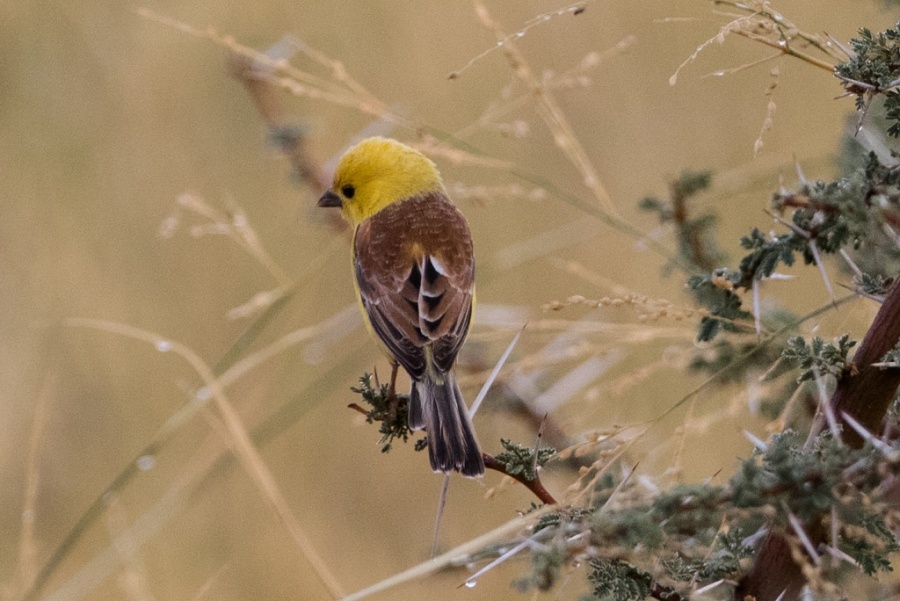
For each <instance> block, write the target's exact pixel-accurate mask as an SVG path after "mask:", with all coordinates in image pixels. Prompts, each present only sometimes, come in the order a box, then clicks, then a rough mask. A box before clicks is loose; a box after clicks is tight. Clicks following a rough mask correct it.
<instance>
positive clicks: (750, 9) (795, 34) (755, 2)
mask: <svg viewBox="0 0 900 601" xmlns="http://www.w3.org/2000/svg"><path fill="white" fill-rule="evenodd" d="M715 2H716V4H723V5H727V6H731V7H733V8H735V9H737V10H739V11H740V14H737V15H734V14H727V15H726V16H727V17H730V18H733V20H732V21H729V22H728V23H726V24H725V25H723V26H722V27H721V28H720V29H719V31H718V33H716V35H715V36H713V37H711V38H710V39H708V40H706V41H705V42H703V43H702V44H700V45H699V46H697V48H696V49H695V50H694V52H693V53H692V54H691V55H690V56H689V57H688V58H687V59H685V60H684V62H682V63H681V64H680V65H679V66H678V68H677V69H676V70H675V73H673V74H672V76H671V77H670V78H669V84H670V85H675V84H676V83H677V82H678V76H679V74H680V73H681V71H682V69H684V68H685V67H687V66H688V65H689V64H691V63H693V62H694V61H695V60H696V59H697V57H698V56H699V55H700V53H701V52H703V51H704V50H706V49H707V48H709V47H710V46H711V45H712V44H714V43H715V44H724V43H725V39H726V38H727V37H728V36H730V35H739V36H742V37H744V38H747V39H749V40H752V41H754V42H757V43H759V44H763V45H765V46H769V47H771V48H774V49H776V50H777V51H778V55H779V56H791V57H794V58H797V59H800V60H802V61H804V62H806V63H808V64H810V65H813V66H815V67H818V68H820V69H824V70H826V71H828V72H829V73H834V63H838V62H843V61H844V60H846V59H845V58H844V57H842V56H841V49H840V48H837V47H836V46H835V45H834V44H833V43H832V42H831V41H830V40H829V39H828V38H827V37H823V36H817V35H814V34H810V33H807V32H804V31H802V30H801V29H799V28H798V27H797V26H795V25H794V24H793V23H791V22H790V21H789V20H788V19H786V18H785V17H784V15H782V14H780V13H778V12H776V11H775V10H773V9H772V8H771V3H770V2H769V1H768V0H750V1H748V2H729V1H726V0H715ZM797 45H802V46H805V47H812V48H815V49H816V50H818V51H820V52H822V53H824V54H825V55H826V56H828V57H829V58H831V59H832V60H833V61H834V63H831V62H828V61H826V60H822V59H820V58H816V57H815V56H812V55H810V54H807V53H806V52H804V51H802V50H798V49H797V47H796V46H797ZM771 58H772V57H766V58H764V59H762V61H758V62H763V61H766V60H771ZM752 64H758V63H751V65H752ZM741 68H744V67H738V68H737V69H735V70H740V69H741ZM735 70H731V71H716V72H715V73H714V75H725V74H727V73H729V72H733V71H735Z"/></svg>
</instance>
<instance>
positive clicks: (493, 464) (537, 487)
mask: <svg viewBox="0 0 900 601" xmlns="http://www.w3.org/2000/svg"><path fill="white" fill-rule="evenodd" d="M481 456H482V458H483V459H484V467H485V468H486V469H489V470H494V471H497V472H500V473H501V474H505V475H507V476H509V477H510V478H512V479H513V480H515V481H516V482H519V483H520V484H522V486H524V487H525V488H527V489H528V490H530V491H531V492H533V493H534V496H536V497H537V498H538V499H540V500H541V503H543V504H544V505H556V499H554V498H553V495H551V494H550V492H549V491H548V490H547V489H546V488H544V485H543V484H541V478H540V476H535V478H534V480H529V479H528V478H526V477H525V476H524V475H523V474H510V473H509V472H507V471H506V465H505V464H503V463H501V462H500V461H497V459H496V458H495V457H494V456H493V455H488V454H487V453H482V454H481Z"/></svg>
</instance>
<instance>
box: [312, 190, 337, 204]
mask: <svg viewBox="0 0 900 601" xmlns="http://www.w3.org/2000/svg"><path fill="white" fill-rule="evenodd" d="M316 206H319V207H339V206H341V197H340V196H338V195H337V194H335V193H334V192H332V191H331V190H326V191H325V194H323V195H322V198H320V199H319V202H318V203H317V204H316Z"/></svg>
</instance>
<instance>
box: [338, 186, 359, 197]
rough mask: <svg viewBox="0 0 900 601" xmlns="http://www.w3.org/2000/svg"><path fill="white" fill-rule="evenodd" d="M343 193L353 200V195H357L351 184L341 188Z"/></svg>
mask: <svg viewBox="0 0 900 601" xmlns="http://www.w3.org/2000/svg"><path fill="white" fill-rule="evenodd" d="M341 193H342V194H343V195H344V196H346V197H347V198H353V195H354V194H356V188H354V187H353V186H351V185H350V184H347V185H346V186H344V187H343V188H341Z"/></svg>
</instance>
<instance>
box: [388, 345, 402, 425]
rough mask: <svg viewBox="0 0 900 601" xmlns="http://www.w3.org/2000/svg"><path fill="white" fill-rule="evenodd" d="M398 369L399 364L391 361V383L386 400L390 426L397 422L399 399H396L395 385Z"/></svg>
mask: <svg viewBox="0 0 900 601" xmlns="http://www.w3.org/2000/svg"><path fill="white" fill-rule="evenodd" d="M399 367H400V364H399V363H397V362H396V361H393V360H391V383H390V385H389V386H388V398H387V410H388V420H389V422H390V423H391V424H393V423H394V422H395V421H397V405H399V404H400V399H399V398H397V390H396V388H395V385H396V384H397V370H398V369H399Z"/></svg>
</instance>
